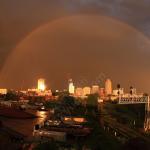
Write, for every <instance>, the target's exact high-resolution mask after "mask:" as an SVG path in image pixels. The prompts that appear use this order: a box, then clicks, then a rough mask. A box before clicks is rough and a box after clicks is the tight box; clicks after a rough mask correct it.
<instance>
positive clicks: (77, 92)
mask: <svg viewBox="0 0 150 150" xmlns="http://www.w3.org/2000/svg"><path fill="white" fill-rule="evenodd" d="M75 94H76V96H83V89H82V88H76V89H75Z"/></svg>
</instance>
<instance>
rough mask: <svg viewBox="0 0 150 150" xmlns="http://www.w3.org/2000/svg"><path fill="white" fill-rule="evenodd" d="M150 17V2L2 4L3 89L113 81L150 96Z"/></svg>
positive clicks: (31, 0)
mask: <svg viewBox="0 0 150 150" xmlns="http://www.w3.org/2000/svg"><path fill="white" fill-rule="evenodd" d="M149 14H150V0H138V1H137V0H57V1H56V0H26V1H25V0H11V1H10V0H0V86H1V87H3V88H5V87H7V88H18V89H19V88H23V89H24V88H28V87H30V88H31V87H34V86H36V80H37V79H38V78H40V77H43V78H46V82H47V86H48V87H49V88H67V80H68V78H70V77H71V78H73V80H74V81H75V84H76V86H85V85H86V84H96V82H98V81H99V80H104V78H111V79H112V80H113V85H114V88H115V87H116V84H117V83H120V84H121V85H122V87H125V88H126V89H127V90H128V88H129V86H130V85H133V86H135V87H137V89H138V90H139V91H144V92H150V80H149V77H150V69H149V66H150V60H149V56H150V43H149V42H150V41H149V40H150V15H149ZM99 84H100V86H103V84H102V83H101V82H99Z"/></svg>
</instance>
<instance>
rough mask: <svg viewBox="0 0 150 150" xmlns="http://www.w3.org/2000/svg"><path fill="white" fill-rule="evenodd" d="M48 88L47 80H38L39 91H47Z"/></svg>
mask: <svg viewBox="0 0 150 150" xmlns="http://www.w3.org/2000/svg"><path fill="white" fill-rule="evenodd" d="M45 89H46V86H45V79H42V78H41V79H38V90H40V91H45Z"/></svg>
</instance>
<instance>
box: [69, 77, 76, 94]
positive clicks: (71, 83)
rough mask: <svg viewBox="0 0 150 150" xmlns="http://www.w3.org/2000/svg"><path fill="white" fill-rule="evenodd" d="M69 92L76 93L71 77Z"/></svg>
mask: <svg viewBox="0 0 150 150" xmlns="http://www.w3.org/2000/svg"><path fill="white" fill-rule="evenodd" d="M69 93H70V94H74V93H75V86H74V84H73V81H72V79H69Z"/></svg>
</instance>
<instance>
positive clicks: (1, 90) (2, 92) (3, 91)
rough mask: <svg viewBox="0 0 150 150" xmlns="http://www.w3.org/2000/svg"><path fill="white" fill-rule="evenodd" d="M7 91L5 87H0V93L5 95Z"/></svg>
mask: <svg viewBox="0 0 150 150" xmlns="http://www.w3.org/2000/svg"><path fill="white" fill-rule="evenodd" d="M7 91H8V90H7V89H0V94H4V95H5V94H7Z"/></svg>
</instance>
